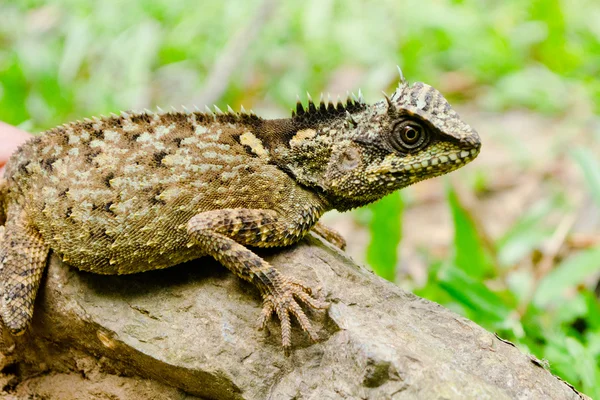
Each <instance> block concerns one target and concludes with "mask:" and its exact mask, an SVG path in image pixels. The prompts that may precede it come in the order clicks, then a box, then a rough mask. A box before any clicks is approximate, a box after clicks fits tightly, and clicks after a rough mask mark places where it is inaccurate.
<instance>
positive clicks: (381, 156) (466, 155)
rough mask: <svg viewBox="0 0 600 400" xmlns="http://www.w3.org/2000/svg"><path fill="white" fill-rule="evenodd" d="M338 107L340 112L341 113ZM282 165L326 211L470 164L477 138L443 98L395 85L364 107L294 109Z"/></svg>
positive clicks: (420, 87) (427, 89)
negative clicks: (314, 192)
mask: <svg viewBox="0 0 600 400" xmlns="http://www.w3.org/2000/svg"><path fill="white" fill-rule="evenodd" d="M340 106H341V107H340ZM292 120H295V121H296V126H297V129H296V130H295V132H296V133H295V135H294V137H293V138H292V140H291V141H290V142H289V150H290V152H289V153H288V156H289V157H286V158H287V159H288V161H289V162H288V163H287V165H288V167H289V170H290V171H291V172H292V173H293V174H294V175H295V176H296V179H298V180H299V181H300V182H301V183H303V184H305V185H308V186H312V187H318V188H319V189H320V190H321V191H322V193H323V195H324V197H325V198H326V199H327V201H329V202H330V205H331V207H332V208H335V209H338V210H340V211H344V210H348V209H351V208H354V207H359V206H362V205H365V204H368V203H371V202H373V201H376V200H378V199H380V198H381V197H383V196H385V195H387V194H389V193H391V192H393V191H396V190H398V189H401V188H403V187H406V186H409V185H411V184H413V183H416V182H419V181H421V180H424V179H428V178H432V177H435V176H439V175H443V174H446V173H448V172H450V171H453V170H455V169H458V168H460V167H462V166H463V165H465V164H467V163H468V162H470V161H472V160H473V159H474V158H475V157H476V156H477V155H478V154H479V150H480V147H481V143H480V139H479V135H478V134H477V132H476V131H475V130H474V129H473V128H471V127H470V126H469V125H467V124H466V123H465V122H464V121H463V120H462V119H461V118H460V117H459V116H458V114H457V113H456V111H454V110H453V109H452V107H451V106H450V104H448V101H447V100H446V99H445V98H444V97H443V96H442V94H441V93H440V92H439V91H437V90H436V89H434V88H433V87H431V86H429V85H426V84H424V83H421V82H417V83H414V84H413V85H409V84H408V83H407V82H406V81H404V79H402V81H401V83H400V85H399V86H398V89H397V90H396V91H395V92H394V93H393V95H392V96H391V97H387V96H386V97H385V99H383V100H381V101H379V102H377V103H375V104H373V105H366V104H364V102H363V101H362V96H360V93H359V96H358V98H355V100H354V101H352V100H349V101H348V102H347V103H346V104H345V105H341V104H340V103H338V106H337V107H336V106H333V105H332V104H331V103H330V104H329V105H325V104H324V103H323V102H322V103H321V105H320V107H318V108H317V107H316V106H315V105H314V104H312V102H311V101H309V106H308V109H307V110H304V109H303V107H302V106H301V105H299V106H298V107H297V111H296V113H294V116H293V118H292Z"/></svg>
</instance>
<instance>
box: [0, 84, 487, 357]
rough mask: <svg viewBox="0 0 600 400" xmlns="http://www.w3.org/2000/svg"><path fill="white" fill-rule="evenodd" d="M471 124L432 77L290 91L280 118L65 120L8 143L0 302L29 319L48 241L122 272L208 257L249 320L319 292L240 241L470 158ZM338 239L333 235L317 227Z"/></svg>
mask: <svg viewBox="0 0 600 400" xmlns="http://www.w3.org/2000/svg"><path fill="white" fill-rule="evenodd" d="M479 148H480V142H479V136H478V135H477V133H476V132H475V131H474V130H473V129H471V128H470V127H469V126H468V125H466V124H465V123H464V122H463V121H462V120H461V119H460V118H459V116H458V115H457V114H456V112H454V110H452V108H450V105H449V104H448V103H447V101H446V100H445V99H444V97H443V96H442V95H441V94H440V93H439V92H438V91H437V90H435V89H433V88H432V87H430V86H428V85H425V84H422V83H416V84H414V85H412V86H410V85H408V84H407V83H406V82H404V81H402V82H401V84H400V86H399V87H398V89H397V90H396V92H395V93H394V94H393V95H392V97H391V98H387V97H386V99H385V100H382V101H380V102H378V103H375V104H373V105H366V104H364V103H363V101H362V98H359V99H356V100H355V101H352V100H348V102H347V103H346V104H341V103H339V102H338V104H337V105H334V104H332V103H328V104H325V103H323V102H321V104H319V105H315V104H314V103H313V102H312V101H309V104H308V107H307V109H304V107H303V106H302V105H301V104H300V103H299V104H298V105H297V109H296V112H294V113H293V115H292V118H290V119H279V120H264V119H262V118H259V117H257V116H255V115H254V114H246V113H239V114H238V113H234V112H232V111H230V112H229V113H227V114H222V113H220V112H219V113H218V114H217V115H214V114H212V113H210V112H206V113H201V112H191V113H190V112H168V113H158V114H153V113H149V112H144V113H122V114H121V115H119V116H116V115H115V116H111V117H108V118H101V119H97V118H94V119H93V120H85V121H83V122H79V121H78V122H74V123H70V124H66V125H63V126H60V127H57V128H55V129H52V130H50V131H48V132H45V133H44V134H43V135H41V136H39V137H36V138H34V139H32V140H31V141H29V142H28V143H26V144H25V145H23V146H22V147H21V148H19V150H17V152H15V154H14V155H13V156H12V158H11V159H10V161H9V163H8V165H7V171H6V181H5V182H0V222H3V220H4V219H5V220H6V221H5V229H4V233H3V234H2V232H0V267H1V270H0V273H1V277H2V283H3V285H2V287H1V292H2V294H3V296H2V302H1V307H0V314H1V316H2V320H3V322H4V324H5V325H6V326H7V327H8V328H9V330H10V331H11V332H12V333H13V334H19V333H22V332H23V331H24V330H25V329H26V327H27V326H28V324H29V322H30V320H31V317H32V313H33V303H34V300H35V295H36V292H37V289H38V287H39V284H40V279H41V276H42V272H43V269H44V266H45V260H46V257H47V254H48V251H49V249H52V250H53V251H54V252H56V253H57V254H59V255H60V256H61V257H62V258H63V260H64V261H65V262H67V263H69V264H71V265H72V266H74V267H77V268H79V269H81V270H85V271H90V272H95V273H99V274H130V273H137V272H143V271H148V270H154V269H160V268H166V267H170V266H173V265H176V264H179V263H182V262H185V261H188V260H191V259H194V258H198V257H201V256H205V255H209V256H211V257H214V258H215V259H217V260H218V261H219V262H220V263H222V264H223V265H224V266H225V267H227V268H228V269H230V270H231V271H232V272H233V273H235V274H236V275H237V276H239V277H240V278H242V279H245V280H247V281H249V282H251V283H253V284H254V285H255V286H256V287H257V288H258V290H259V291H260V293H261V294H262V297H263V299H264V309H263V313H262V315H261V322H262V324H264V323H265V322H266V321H267V320H268V318H269V317H270V316H271V315H272V314H273V313H275V314H277V316H278V318H279V320H280V322H281V327H282V342H283V346H284V348H285V349H286V350H287V349H289V347H290V345H291V343H290V330H291V324H290V314H292V315H294V316H295V317H296V319H297V320H298V322H299V323H300V326H301V327H302V328H303V329H304V330H305V331H306V332H307V333H308V334H309V335H310V337H311V338H313V339H315V340H316V338H317V334H316V332H315V330H314V328H313V327H312V325H311V323H310V321H309V320H308V318H307V317H306V316H305V314H304V312H303V310H302V308H301V307H300V303H304V304H305V305H307V306H309V307H313V308H317V309H322V308H326V307H327V304H326V303H324V302H323V301H321V300H317V299H315V298H314V297H313V296H312V293H311V290H310V289H309V288H308V287H306V286H305V285H304V284H303V283H302V282H299V281H296V280H295V279H293V278H291V277H286V276H283V275H282V274H281V273H279V272H278V271H277V270H276V269H274V268H273V267H272V266H271V265H269V264H268V263H267V262H265V261H264V260H263V259H261V258H260V257H259V256H257V255H256V254H255V253H254V252H252V251H251V250H249V249H248V248H247V247H246V246H253V247H274V246H287V245H290V244H292V243H294V242H296V241H298V240H300V239H301V238H302V237H303V236H304V235H306V234H307V233H308V232H309V231H310V230H311V229H312V228H313V227H314V226H315V224H316V223H317V221H318V219H319V218H320V217H321V215H322V214H323V213H324V212H326V211H328V210H331V209H337V210H341V211H345V210H349V209H351V208H354V207H360V206H363V205H365V204H368V203H371V202H373V201H376V200H378V199H380V198H381V197H383V196H385V195H386V194H388V193H391V192H393V191H395V190H398V189H400V188H402V187H405V186H407V185H410V184H413V183H415V182H417V181H420V180H423V179H427V178H430V177H433V176H437V175H441V174H444V173H447V172H450V171H452V170H455V169H457V168H459V167H460V166H462V165H464V164H466V163H467V162H469V161H471V160H472V159H473V158H475V157H476V155H477V154H478V152H479ZM315 230H316V231H317V232H318V233H319V234H322V235H324V236H325V237H327V238H330V239H331V240H332V241H334V242H335V243H337V244H338V245H339V246H343V239H341V238H340V237H339V235H336V234H335V233H334V232H331V231H330V230H329V229H327V228H325V227H323V226H321V225H317V226H316V227H315Z"/></svg>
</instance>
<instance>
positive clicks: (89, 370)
mask: <svg viewBox="0 0 600 400" xmlns="http://www.w3.org/2000/svg"><path fill="white" fill-rule="evenodd" d="M260 254H261V255H262V256H264V257H265V258H266V259H267V260H268V261H269V262H271V263H272V264H273V265H275V266H277V267H278V268H279V269H280V270H281V271H282V272H283V273H285V274H288V275H291V276H294V277H296V278H298V279H302V280H304V281H305V282H307V283H309V284H312V285H313V287H317V286H320V287H321V290H320V293H322V294H323V295H324V296H325V297H326V298H327V300H328V301H330V302H331V308H330V309H329V310H328V311H327V312H322V313H312V314H311V315H310V317H311V319H312V320H313V321H314V322H315V324H316V325H317V326H318V327H319V335H320V337H321V340H320V342H319V343H316V344H313V343H311V342H310V340H309V339H308V338H307V336H306V335H305V334H304V332H302V331H301V330H300V329H299V328H298V326H297V325H295V326H294V332H293V337H292V343H293V344H294V350H293V352H292V354H291V355H290V356H289V357H286V356H285V355H284V353H283V351H282V348H281V345H280V343H281V337H280V330H279V324H278V321H277V320H274V321H272V322H271V323H270V324H269V326H268V329H267V330H266V331H259V330H257V320H258V316H259V314H260V311H261V299H260V295H259V293H258V291H257V290H256V289H255V288H254V287H253V286H252V285H250V284H247V283H245V282H243V281H241V280H240V279H238V278H236V277H235V276H234V275H233V274H231V273H229V272H228V271H227V269H225V268H224V267H222V266H220V265H219V264H218V263H216V262H214V261H213V260H212V259H208V258H203V259H200V260H196V261H193V262H189V263H187V264H184V265H180V266H177V267H173V268H168V269H165V270H161V271H153V272H147V273H142V274H137V275H128V276H101V275H94V274H91V273H84V272H80V271H78V270H76V269H74V268H71V267H68V266H67V265H64V264H63V263H62V262H61V261H60V260H59V259H58V257H51V260H50V262H49V268H48V272H47V276H46V277H45V281H44V284H43V287H42V288H41V289H40V293H39V296H38V301H37V303H36V310H35V315H34V322H33V324H32V327H31V329H30V330H29V333H28V334H27V335H24V336H23V337H19V338H16V339H15V341H16V350H15V354H18V356H19V360H18V362H17V364H16V368H15V367H12V368H13V370H12V373H14V374H15V375H17V376H18V377H19V378H20V379H21V380H24V381H22V382H21V383H20V384H18V385H17V386H16V388H14V389H12V391H11V390H9V392H11V393H13V394H14V393H17V394H18V393H31V390H30V391H29V392H24V391H23V390H25V389H23V387H25V388H27V384H28V382H29V384H30V385H31V379H36V380H37V381H36V382H38V385H39V386H38V387H45V390H46V392H44V394H45V396H46V397H45V398H51V399H52V398H56V399H58V398H67V397H65V394H64V393H63V394H62V395H61V394H60V393H54V392H51V391H50V390H49V389H48V387H49V385H48V384H46V386H43V382H42V384H39V381H40V380H43V379H56V376H61V377H63V378H62V379H63V380H64V381H65V382H68V383H67V384H68V385H70V386H71V389H72V392H73V393H75V392H76V389H77V390H80V391H79V393H80V394H81V393H88V394H90V395H89V397H87V398H106V397H107V396H108V395H107V393H108V394H111V395H112V396H113V397H112V398H120V397H118V396H120V395H119V393H121V392H122V393H125V391H121V392H119V391H117V392H115V387H126V388H127V390H128V391H127V392H126V394H124V395H123V396H125V397H123V398H128V399H129V398H132V399H133V398H140V399H141V398H150V397H148V393H149V392H148V390H149V389H148V388H150V387H151V388H152V390H151V392H152V393H155V394H156V396H158V397H156V398H172V399H176V398H177V399H179V398H193V397H192V396H198V397H201V398H207V399H292V398H302V399H340V398H349V399H355V398H369V399H436V398H446V399H464V398H478V399H485V398H489V399H513V398H522V399H525V398H526V399H581V398H585V397H584V396H583V395H580V394H579V393H577V392H576V391H575V390H574V389H573V388H572V387H570V386H569V385H568V384H566V383H565V382H563V381H561V380H559V379H558V378H556V377H554V376H553V375H552V374H550V373H549V372H548V371H546V370H545V369H544V368H543V367H541V364H540V363H539V362H537V360H535V359H533V358H532V357H530V356H527V355H524V354H522V353H521V352H520V351H519V350H518V349H517V348H515V347H514V346H513V345H512V344H509V343H507V342H504V341H502V340H499V339H498V338H497V337H496V336H495V335H494V334H492V333H489V332H487V331H486V330H484V329H483V328H481V327H479V326H478V325H476V324H475V323H473V322H471V321H469V320H467V319H465V318H463V317H461V316H458V315H457V314H454V313H453V312H451V311H449V310H447V309H445V308H443V307H442V306H440V305H438V304H435V303H432V302H429V301H427V300H424V299H421V298H419V297H417V296H415V295H413V294H410V293H407V292H404V291H403V290H401V289H400V288H399V287H397V286H396V285H394V284H392V283H389V282H387V281H385V280H383V279H381V278H379V277H377V276H375V275H374V274H373V273H371V272H369V271H367V270H366V269H364V268H362V267H359V266H357V265H356V264H355V263H354V262H353V261H352V260H350V259H349V258H347V256H345V255H344V254H343V253H341V252H339V251H338V250H337V249H335V248H333V247H332V246H330V245H329V244H328V243H326V242H323V241H322V240H321V239H319V238H318V237H317V236H311V237H308V238H307V239H306V240H304V241H302V242H301V243H300V244H298V245H297V246H294V247H290V248H287V249H283V250H282V249H279V250H276V251H261V252H260ZM5 370H6V369H5ZM9 372H11V371H9ZM5 373H6V371H5ZM40 373H41V376H40ZM33 374H37V375H38V376H37V377H35V378H31V379H30V381H27V380H26V379H27V377H28V376H31V375H33ZM65 374H67V376H68V374H71V375H73V374H74V375H77V376H78V377H79V378H81V377H83V378H84V379H66V378H64V376H65ZM132 380H133V381H132ZM80 381H83V382H80ZM97 382H105V384H104V385H96V386H93V385H92V384H94V383H97ZM132 382H133V383H132ZM78 385H80V386H78ZM86 385H87V386H86ZM90 385H92V389H90ZM128 385H129V386H128ZM136 385H137V386H136ZM50 386H51V385H50ZM100 387H101V388H102V389H100ZM78 388H79V389H78ZM94 388H95V389H94ZM9 389H10V388H9ZM29 389H31V386H29ZM40 390H41V389H40ZM94 390H96V392H94ZM99 390H100V392H99ZM102 390H104V391H105V393H102ZM111 390H112V391H111ZM123 390H125V389H123ZM144 390H145V391H144ZM94 393H96V394H94ZM98 393H100V394H98ZM96 395H97V397H93V396H96ZM61 396H62V397H61ZM102 396H104V397H102ZM135 396H137V397H135ZM72 398H80V397H76V396H73V397H72Z"/></svg>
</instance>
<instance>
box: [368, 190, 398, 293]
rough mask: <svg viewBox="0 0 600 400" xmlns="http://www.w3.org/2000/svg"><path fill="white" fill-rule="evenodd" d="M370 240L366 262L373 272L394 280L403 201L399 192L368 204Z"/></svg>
mask: <svg viewBox="0 0 600 400" xmlns="http://www.w3.org/2000/svg"><path fill="white" fill-rule="evenodd" d="M369 208H370V210H371V212H372V217H371V221H370V223H369V231H370V232H371V241H370V242H369V246H368V247H367V262H368V263H369V265H370V266H371V267H372V268H373V270H374V271H375V273H376V274H377V275H379V276H381V277H383V278H385V279H387V280H388V281H392V282H393V281H394V279H395V276H396V265H397V263H398V245H399V244H400V239H401V237H402V211H403V209H404V203H403V201H402V197H401V196H400V192H395V193H392V194H390V195H389V196H386V197H384V198H383V199H381V200H379V201H378V202H376V203H374V204H372V205H370V206H369Z"/></svg>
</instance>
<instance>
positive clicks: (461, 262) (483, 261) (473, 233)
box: [446, 185, 493, 278]
mask: <svg viewBox="0 0 600 400" xmlns="http://www.w3.org/2000/svg"><path fill="white" fill-rule="evenodd" d="M446 193H447V196H448V203H449V204H450V210H451V212H452V218H453V220H454V264H455V265H456V266H457V267H459V268H461V269H462V270H463V271H465V272H466V273H467V274H469V275H470V276H472V277H476V278H483V277H484V276H485V275H486V274H488V273H489V272H490V271H492V270H493V264H492V262H491V257H490V256H489V254H488V253H487V251H486V250H485V248H484V247H483V242H482V240H481V239H480V235H479V232H478V231H477V227H476V225H475V222H474V220H473V217H472V216H471V214H470V213H469V211H468V210H467V209H465V208H464V207H463V206H462V204H460V201H459V199H458V196H457V195H456V191H455V190H454V188H453V187H452V186H451V185H448V186H447V190H446Z"/></svg>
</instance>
